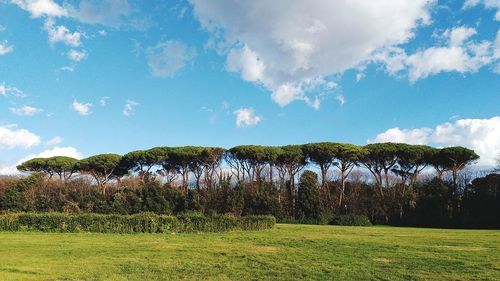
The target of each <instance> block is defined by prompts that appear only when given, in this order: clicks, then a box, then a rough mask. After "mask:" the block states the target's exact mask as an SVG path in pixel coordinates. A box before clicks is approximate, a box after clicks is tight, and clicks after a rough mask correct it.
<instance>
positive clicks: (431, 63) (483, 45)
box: [374, 26, 495, 83]
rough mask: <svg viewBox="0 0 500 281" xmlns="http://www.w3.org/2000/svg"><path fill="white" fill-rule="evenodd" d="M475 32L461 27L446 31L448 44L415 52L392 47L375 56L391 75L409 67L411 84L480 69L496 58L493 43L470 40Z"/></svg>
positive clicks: (443, 35)
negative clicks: (435, 76)
mask: <svg viewBox="0 0 500 281" xmlns="http://www.w3.org/2000/svg"><path fill="white" fill-rule="evenodd" d="M475 34H476V30H475V29H474V28H470V27H466V26H459V27H455V28H453V29H451V30H450V29H448V30H446V31H445V32H444V33H443V34H442V36H441V37H442V38H444V39H445V40H446V42H447V44H446V45H444V46H433V47H430V48H427V49H424V50H420V51H417V52H415V53H414V54H411V55H407V54H406V52H405V51H404V50H403V49H401V48H388V49H386V50H384V51H383V52H382V53H379V54H376V55H375V56H374V58H375V60H379V61H382V62H383V63H384V64H385V65H386V68H387V71H388V72H389V73H390V74H393V75H397V74H398V73H401V72H403V71H406V70H407V71H408V77H409V80H410V82H411V83H414V82H415V81H417V80H419V79H422V78H426V77H428V76H430V75H434V74H438V73H441V72H458V73H467V72H477V71H478V70H479V69H480V68H481V67H483V66H485V65H488V64H490V63H492V62H494V61H495V57H494V48H493V44H492V42H490V41H481V42H476V41H473V40H470V37H472V36H474V35H475Z"/></svg>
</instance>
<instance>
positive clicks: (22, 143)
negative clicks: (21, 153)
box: [0, 125, 40, 149]
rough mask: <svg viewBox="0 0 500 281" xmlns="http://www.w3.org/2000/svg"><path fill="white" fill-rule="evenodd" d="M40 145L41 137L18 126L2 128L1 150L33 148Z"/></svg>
mask: <svg viewBox="0 0 500 281" xmlns="http://www.w3.org/2000/svg"><path fill="white" fill-rule="evenodd" d="M38 144H40V137H39V136H38V135H36V134H34V133H32V132H30V131H28V130H26V129H19V128H17V126H16V125H7V126H0V149H13V148H24V149H27V148H31V147H34V146H37V145H38Z"/></svg>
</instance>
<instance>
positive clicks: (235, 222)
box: [0, 213, 276, 233]
mask: <svg viewBox="0 0 500 281" xmlns="http://www.w3.org/2000/svg"><path fill="white" fill-rule="evenodd" d="M275 224H276V219H275V218H274V217H273V216H245V217H234V216H229V215H213V216H205V215H203V214H199V213H189V214H182V215H178V216H169V215H157V214H154V213H139V214H134V215H104V214H91V213H80V214H76V213H73V214H69V213H6V214H1V215H0V231H43V232H98V233H180V232H225V231H237V230H242V231H250V230H265V229H271V228H273V227H274V225H275Z"/></svg>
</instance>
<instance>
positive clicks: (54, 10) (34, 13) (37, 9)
mask: <svg viewBox="0 0 500 281" xmlns="http://www.w3.org/2000/svg"><path fill="white" fill-rule="evenodd" d="M11 2H12V3H14V4H16V5H18V6H19V7H20V8H21V9H23V10H25V11H27V12H29V13H30V14H31V17H34V18H39V17H42V16H47V17H64V16H67V15H68V13H67V11H66V9H64V8H63V7H61V6H60V5H59V4H57V3H56V2H54V1H52V0H11Z"/></svg>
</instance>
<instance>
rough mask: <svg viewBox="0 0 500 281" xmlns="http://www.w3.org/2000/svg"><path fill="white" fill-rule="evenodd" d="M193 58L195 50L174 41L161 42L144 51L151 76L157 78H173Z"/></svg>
mask: <svg viewBox="0 0 500 281" xmlns="http://www.w3.org/2000/svg"><path fill="white" fill-rule="evenodd" d="M195 56H196V51H195V49H193V48H189V47H187V46H186V45H185V44H184V43H182V42H179V41H175V40H168V41H162V42H159V43H158V44H156V45H155V46H153V47H149V48H147V49H146V57H147V61H148V66H149V69H150V71H151V74H153V75H154V76H158V77H173V76H174V75H175V74H176V73H177V72H178V71H180V70H182V69H183V68H184V67H185V66H186V64H187V63H189V62H190V61H191V60H192V59H193V58H194V57H195Z"/></svg>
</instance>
